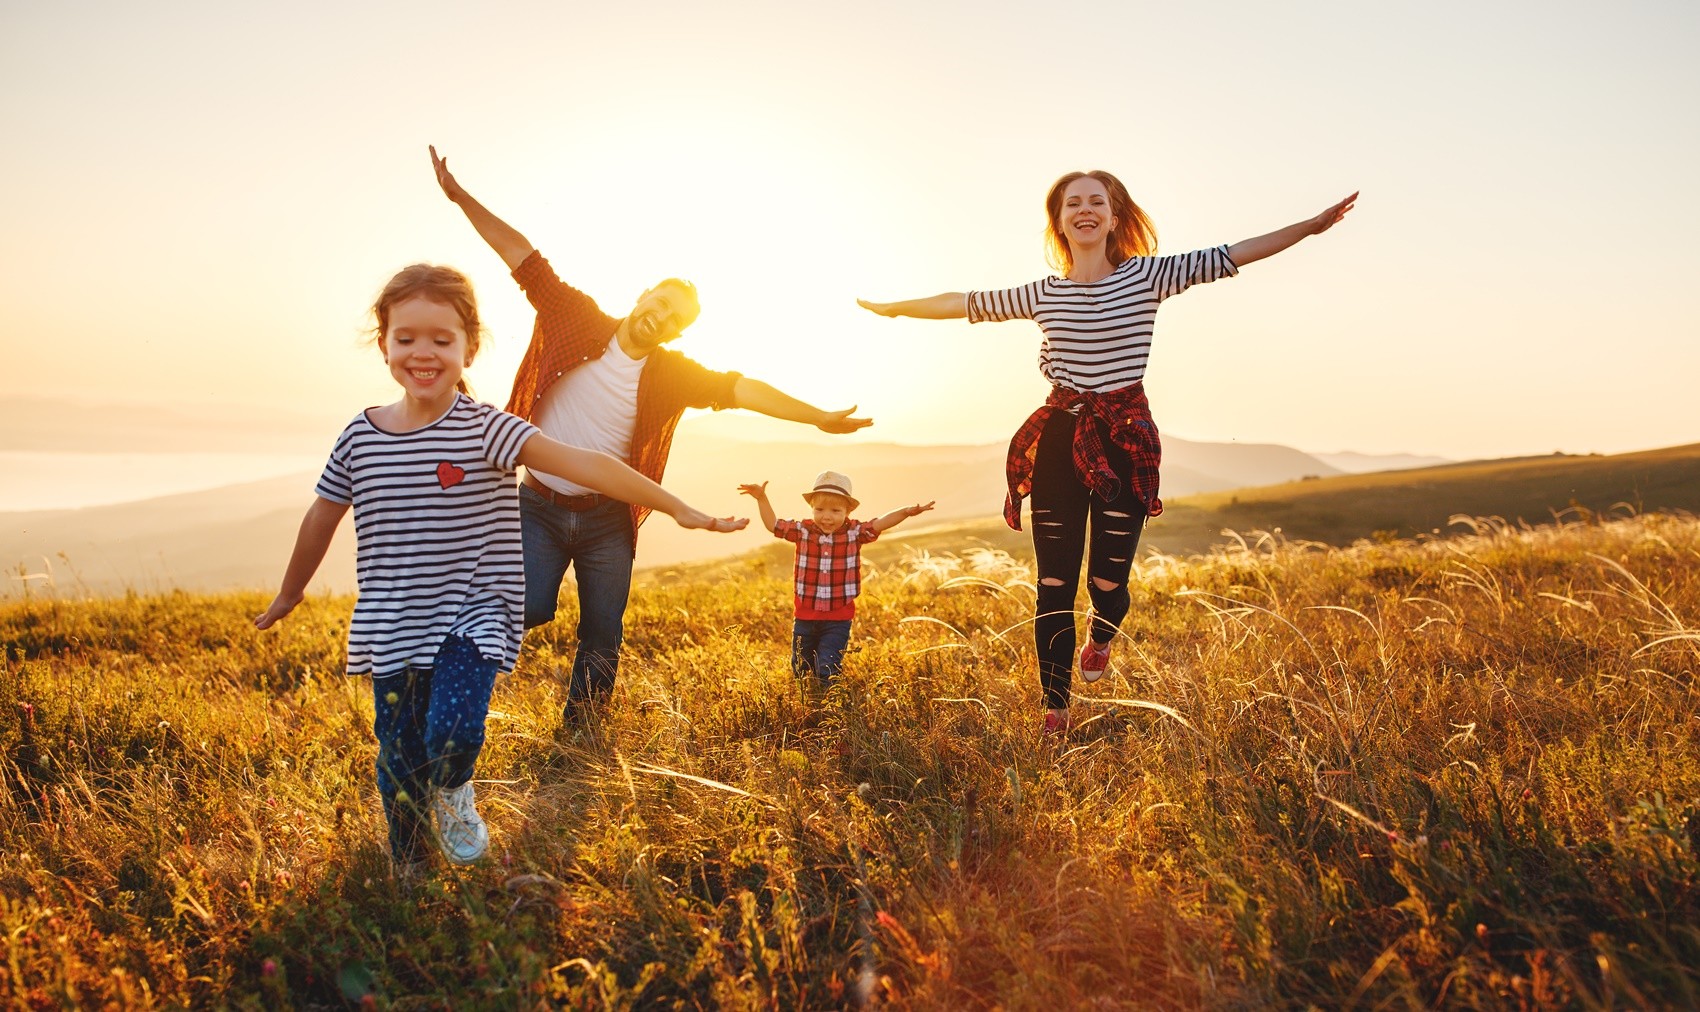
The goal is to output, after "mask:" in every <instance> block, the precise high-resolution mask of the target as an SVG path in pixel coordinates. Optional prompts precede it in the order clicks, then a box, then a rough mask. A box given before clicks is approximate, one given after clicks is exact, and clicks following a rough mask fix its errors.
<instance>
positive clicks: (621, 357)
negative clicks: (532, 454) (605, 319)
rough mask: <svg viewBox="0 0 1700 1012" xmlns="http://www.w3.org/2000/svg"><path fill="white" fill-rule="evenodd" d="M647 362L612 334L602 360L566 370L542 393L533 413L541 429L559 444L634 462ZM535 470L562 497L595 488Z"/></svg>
mask: <svg viewBox="0 0 1700 1012" xmlns="http://www.w3.org/2000/svg"><path fill="white" fill-rule="evenodd" d="M644 362H645V359H641V358H632V357H631V356H630V355H627V354H626V353H625V351H624V349H622V348H621V347H620V338H619V335H617V334H616V335H615V336H613V337H611V338H609V339H608V350H607V351H605V352H603V354H602V357H601V358H598V359H595V360H593V361H590V362H586V363H585V364H584V365H581V366H579V367H578V368H577V369H574V370H573V371H572V372H570V373H567V374H566V375H565V376H563V377H561V379H560V381H559V382H556V383H554V384H551V385H550V387H549V389H547V390H545V391H544V392H543V397H542V398H541V399H540V400H539V401H538V402H537V410H536V411H535V412H534V413H533V418H534V419H535V420H536V422H537V427H538V428H539V429H541V430H543V434H544V435H545V436H548V437H549V438H550V439H553V440H556V441H557V442H562V443H566V444H568V445H570V446H582V447H584V448H585V449H587V450H600V451H602V452H603V453H606V454H608V455H610V456H612V457H617V458H619V459H620V460H622V461H628V462H629V461H630V460H631V454H632V429H633V427H634V426H635V425H636V424H637V390H638V377H639V376H641V375H643V365H644ZM532 473H533V474H534V475H535V476H536V477H537V480H539V481H541V482H542V483H543V484H545V485H547V486H549V487H550V488H552V489H554V490H555V491H557V492H559V493H561V494H562V495H583V494H584V493H586V492H593V491H595V489H591V488H587V487H585V486H583V485H579V484H576V483H574V482H570V481H568V480H566V479H565V478H557V477H555V476H554V475H552V474H544V473H543V472H541V471H534V472H532Z"/></svg>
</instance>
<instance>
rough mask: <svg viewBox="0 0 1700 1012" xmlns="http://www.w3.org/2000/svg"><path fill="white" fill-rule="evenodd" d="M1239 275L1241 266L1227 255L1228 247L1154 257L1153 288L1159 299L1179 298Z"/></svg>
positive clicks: (1152, 263) (1222, 246) (1152, 266)
mask: <svg viewBox="0 0 1700 1012" xmlns="http://www.w3.org/2000/svg"><path fill="white" fill-rule="evenodd" d="M1239 272H1240V269H1239V266H1238V265H1236V264H1235V263H1234V261H1233V258H1232V257H1230V256H1228V247H1227V245H1226V244H1223V245H1221V246H1212V247H1210V248H1209V249H1200V250H1193V251H1192V252H1191V253H1176V254H1173V255H1171V256H1166V257H1152V258H1151V274H1152V287H1153V288H1154V289H1155V290H1156V292H1157V298H1159V299H1166V298H1168V297H1169V296H1171V295H1179V294H1180V293H1182V292H1184V291H1186V290H1187V289H1188V288H1191V287H1192V286H1193V285H1202V284H1207V283H1209V282H1211V281H1219V280H1221V279H1222V278H1231V277H1233V276H1234V275H1236V274H1238V273H1239Z"/></svg>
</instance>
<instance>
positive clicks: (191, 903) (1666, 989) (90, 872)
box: [0, 515, 1700, 1009]
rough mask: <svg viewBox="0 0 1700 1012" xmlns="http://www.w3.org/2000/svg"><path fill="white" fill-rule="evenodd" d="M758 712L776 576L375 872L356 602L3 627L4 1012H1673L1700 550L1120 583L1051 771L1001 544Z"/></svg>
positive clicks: (1576, 526) (687, 619) (1023, 587)
mask: <svg viewBox="0 0 1700 1012" xmlns="http://www.w3.org/2000/svg"><path fill="white" fill-rule="evenodd" d="M883 558H884V559H885V561H884V562H883V563H881V564H879V565H878V566H876V567H873V571H872V572H870V573H869V574H868V579H867V581H866V585H867V590H866V593H865V595H864V597H863V599H862V604H861V606H860V607H861V611H860V614H859V616H858V618H857V623H856V631H855V634H854V638H853V648H852V651H851V653H850V656H849V659H848V666H847V671H846V676H845V678H844V680H843V682H842V684H841V685H840V686H839V687H838V688H837V689H836V690H835V692H834V693H833V694H832V695H831V696H830V697H829V698H825V699H817V698H811V697H810V696H809V695H808V694H805V693H802V692H800V691H799V689H798V687H797V686H796V685H795V684H794V683H793V681H792V679H791V676H790V674H789V672H788V665H787V650H788V645H787V642H788V641H787V634H788V629H789V619H788V601H787V596H786V595H787V591H786V589H785V588H786V584H785V581H784V579H783V575H782V573H776V572H775V569H776V568H778V569H781V570H782V568H783V567H782V566H781V567H775V566H774V565H773V564H772V559H770V558H768V557H767V556H765V555H762V556H757V557H755V558H753V559H751V560H747V561H745V562H743V563H736V564H723V565H720V566H718V567H715V568H714V569H713V570H712V574H713V575H712V578H711V579H710V578H704V577H703V572H707V571H703V572H699V573H698V574H697V577H698V578H692V579H685V578H681V577H679V576H678V575H677V574H674V575H667V574H658V575H657V576H655V577H652V578H651V579H649V580H648V581H647V582H645V583H644V584H643V585H642V586H640V588H639V590H638V591H637V593H636V594H635V596H634V599H633V603H632V608H631V611H630V612H629V614H628V619H627V628H628V642H627V658H626V660H625V663H624V665H623V667H622V671H621V687H620V690H619V691H618V693H617V695H616V697H615V701H614V704H613V706H612V707H611V708H610V709H609V710H608V711H607V712H606V713H605V714H604V715H603V716H602V717H601V718H600V719H599V720H596V721H594V722H592V723H591V724H589V725H588V726H585V727H582V728H579V729H577V730H576V731H569V732H567V733H565V734H559V733H557V731H558V725H559V720H560V718H559V708H560V703H561V699H562V687H561V685H560V683H559V681H558V679H557V677H556V676H555V674H554V672H555V670H556V669H557V668H558V667H560V666H563V665H565V664H566V663H567V662H568V661H569V660H570V656H571V646H572V644H571V639H570V633H569V630H570V629H571V628H572V621H573V616H572V615H571V614H570V611H571V609H570V608H569V609H567V610H568V612H569V614H567V615H566V616H565V618H564V620H563V621H561V622H558V623H557V624H556V625H555V626H554V627H552V628H551V629H550V630H546V631H544V632H543V633H542V634H534V636H533V638H532V639H531V640H530V641H529V642H528V650H527V653H526V655H525V657H524V659H523V660H522V662H521V665H520V667H519V669H518V670H517V671H515V672H514V673H513V674H512V675H510V676H508V677H506V678H505V679H504V680H503V681H502V682H501V683H500V684H499V685H498V688H497V696H496V699H495V702H494V706H493V710H494V712H493V714H492V720H491V726H490V738H489V744H488V745H487V747H486V750H485V753H484V755H483V757H482V759H481V760H480V764H479V773H478V776H479V781H480V799H481V801H482V805H481V807H482V809H483V811H484V813H485V815H486V817H487V818H488V819H489V821H490V823H491V826H492V829H493V836H494V843H493V847H492V858H491V859H490V860H489V861H488V862H486V863H485V864H483V865H481V866H478V867H475V868H472V869H470V870H454V869H450V868H448V867H438V868H437V869H435V870H434V871H433V872H432V873H431V875H430V876H429V877H428V878H427V879H426V881H425V882H424V883H423V884H422V885H421V886H420V887H419V888H418V889H417V890H416V891H414V892H411V893H409V892H407V891H405V890H403V889H400V888H399V887H398V886H396V885H395V884H394V883H392V881H391V880H390V878H389V876H388V872H387V869H386V862H385V859H384V846H383V827H382V816H381V814H380V813H379V811H378V809H377V805H376V799H375V793H376V792H375V789H374V787H373V784H372V772H371V766H372V762H373V758H374V746H373V743H372V741H371V735H370V731H369V728H368V724H369V721H370V712H371V710H370V708H371V702H370V699H369V697H368V695H367V693H368V691H369V690H368V689H367V684H366V683H365V682H363V681H361V680H351V679H345V678H344V677H343V676H341V675H340V674H338V673H337V672H338V670H339V666H340V662H341V652H342V636H343V632H344V629H345V626H346V622H347V618H348V613H349V609H350V601H349V600H347V599H336V600H315V601H312V602H309V603H308V604H307V605H306V606H304V607H303V608H302V609H301V610H300V611H298V612H297V614H296V615H294V616H292V617H291V618H290V620H289V621H288V622H287V623H286V624H285V626H284V627H283V628H282V629H280V630H278V631H275V632H274V633H273V634H258V633H255V632H254V631H253V630H252V629H251V628H250V627H249V626H248V625H247V622H248V618H249V616H251V615H252V614H254V613H255V612H257V611H259V610H260V609H261V608H262V607H263V605H264V598H263V595H261V594H248V595H240V594H237V595H228V596H219V597H201V596H192V595H185V594H171V595H159V596H139V595H131V596H128V597H125V598H118V599H107V600H88V601H68V600H32V601H25V602H20V603H16V604H11V605H7V606H5V607H4V608H3V609H0V647H3V651H4V661H3V662H0V663H3V666H0V705H3V706H4V710H3V712H0V714H3V715H0V722H3V723H0V727H3V732H0V749H3V755H0V774H3V778H4V781H5V790H4V791H0V934H3V937H4V940H5V946H6V951H5V955H4V959H3V960H0V1003H4V1004H7V1005H13V1006H21V1007H42V1008H57V1007H61V1006H65V1005H72V1006H76V1005H87V1006H103V1005H109V1004H115V1005H119V1006H125V1007H149V1006H181V1005H189V1004H193V1005H208V1004H230V1005H237V1006H246V1007H275V1006H312V1005H324V1006H337V1005H341V1004H342V1003H344V1002H355V1003H359V1002H362V1001H366V1002H368V1003H370V1004H373V1005H376V1006H378V1007H399V1008H422V1007H438V1006H439V1005H440V1003H442V1002H443V1001H449V1002H451V1003H452V1004H453V1006H454V1007H456V1008H466V1007H492V1008H505V1007H516V1006H518V1007H529V1006H535V1005H546V1004H556V1005H566V1006H569V1007H588V1008H638V1007H642V1008H652V1007H662V1008H667V1007H680V1008H714V1007H721V1008H745V1007H780V1008H797V1007H843V1006H852V1005H856V1004H864V1003H865V1004H881V1005H890V1006H894V1007H913V1008H948V1009H959V1008H992V1007H1002V1008H1012V1009H1023V1008H1046V1009H1060V1008H1077V1007H1105V1008H1119V1007H1170V1008H1173V1007H1220V1006H1223V1005H1230V1006H1262V1005H1270V1004H1274V1005H1284V1006H1285V1005H1296V1006H1303V1005H1307V1004H1315V1005H1318V1006H1323V1007H1345V1006H1351V1005H1361V1006H1384V1005H1396V1006H1397V1005H1434V1004H1444V1005H1455V1006H1466V1007H1470V1006H1484V1007H1506V1006H1529V1007H1546V1006H1582V1007H1605V1006H1634V1007H1641V1006H1661V1005H1664V1006H1692V1005H1696V1004H1700V976H1697V973H1696V970H1695V967H1697V966H1700V927H1697V925H1700V860H1697V857H1696V851H1697V849H1700V839H1697V837H1700V819H1697V818H1696V810H1695V805H1696V803H1697V800H1700V746H1697V744H1696V742H1697V739H1700V708H1697V705H1696V704H1697V695H1696V671H1697V670H1700V618H1697V616H1700V521H1696V520H1694V519H1693V518H1689V517H1682V516H1667V515H1644V516H1634V517H1630V518H1627V519H1621V520H1615V521H1611V522H1605V523H1600V522H1596V521H1594V520H1593V519H1591V518H1590V519H1588V520H1587V521H1586V522H1582V521H1577V522H1571V523H1565V524H1559V525H1549V526H1545V527H1539V528H1534V529H1521V528H1519V527H1517V526H1515V525H1511V524H1504V523H1495V522H1491V521H1482V522H1476V523H1475V529H1474V530H1473V531H1472V532H1471V533H1468V534H1466V535H1464V536H1462V537H1459V538H1455V539H1452V540H1446V541H1429V542H1424V543H1414V542H1408V541H1398V542H1394V541H1387V542H1386V543H1383V542H1377V541H1370V540H1366V541H1363V542H1360V543H1358V544H1355V545H1353V546H1351V547H1347V548H1339V549H1323V548H1321V547H1318V546H1313V545H1308V544H1305V543H1299V542H1288V541H1284V540H1282V539H1280V538H1275V537H1269V536H1258V535H1247V536H1246V537H1244V538H1243V539H1242V543H1240V544H1236V545H1234V546H1231V547H1229V548H1227V549H1220V550H1217V551H1215V552H1214V553H1212V554H1210V555H1207V556H1199V557H1192V558H1178V557H1172V556H1157V557H1155V558H1151V559H1148V560H1145V561H1142V562H1141V563H1140V565H1139V572H1138V578H1137V581H1136V584H1135V587H1134V608H1133V612H1132V614H1131V615H1130V617H1129V619H1128V621H1127V622H1126V623H1125V624H1124V628H1123V632H1124V635H1123V638H1122V639H1121V641H1120V642H1119V643H1118V644H1117V647H1116V651H1115V656H1114V661H1113V671H1112V674H1111V676H1110V677H1109V678H1106V679H1105V680H1104V681H1101V682H1099V683H1097V684H1096V685H1094V686H1090V687H1088V686H1085V685H1077V691H1080V692H1081V693H1082V697H1081V698H1080V700H1079V705H1078V712H1079V714H1080V715H1081V717H1082V718H1083V723H1082V724H1081V725H1080V726H1078V727H1077V728H1076V730H1075V731H1074V732H1073V733H1072V734H1071V736H1070V737H1069V738H1068V739H1067V740H1066V741H1065V742H1063V743H1061V744H1060V745H1052V744H1047V743H1044V742H1041V741H1040V740H1039V736H1038V734H1037V729H1038V716H1039V714H1040V712H1041V711H1040V710H1039V704H1038V694H1037V688H1036V685H1035V684H1034V683H1035V677H1034V675H1033V673H1032V672H1033V667H1034V664H1033V657H1032V646H1031V643H1030V638H1031V637H1030V633H1029V631H1028V626H1027V623H1028V622H1029V620H1030V618H1031V611H1032V600H1033V594H1032V583H1031V579H1032V578H1031V574H1030V572H1029V570H1028V568H1027V565H1026V563H1025V561H1024V557H1023V556H1021V555H1020V554H1019V553H1017V554H1014V555H1011V554H1006V553H1004V552H1000V551H995V550H992V549H990V548H981V549H978V550H965V551H960V552H958V553H955V554H941V553H937V552H933V553H927V552H911V553H910V554H908V555H907V556H904V557H896V556H892V555H887V556H884V557H883Z"/></svg>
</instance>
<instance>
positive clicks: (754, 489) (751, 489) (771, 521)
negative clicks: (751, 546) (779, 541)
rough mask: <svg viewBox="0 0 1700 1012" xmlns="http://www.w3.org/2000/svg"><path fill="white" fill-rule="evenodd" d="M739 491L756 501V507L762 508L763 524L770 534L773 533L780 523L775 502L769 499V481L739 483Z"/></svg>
mask: <svg viewBox="0 0 1700 1012" xmlns="http://www.w3.org/2000/svg"><path fill="white" fill-rule="evenodd" d="M738 491H740V492H742V493H744V494H745V495H747V496H749V497H750V498H752V499H754V500H755V501H756V508H757V509H759V510H761V522H762V524H763V526H765V527H766V528H767V530H768V533H769V534H771V533H773V528H774V527H775V526H777V525H778V524H779V517H778V515H777V514H775V513H774V512H773V504H772V503H770V502H768V501H767V482H765V481H764V482H762V483H761V484H760V485H739V486H738Z"/></svg>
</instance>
